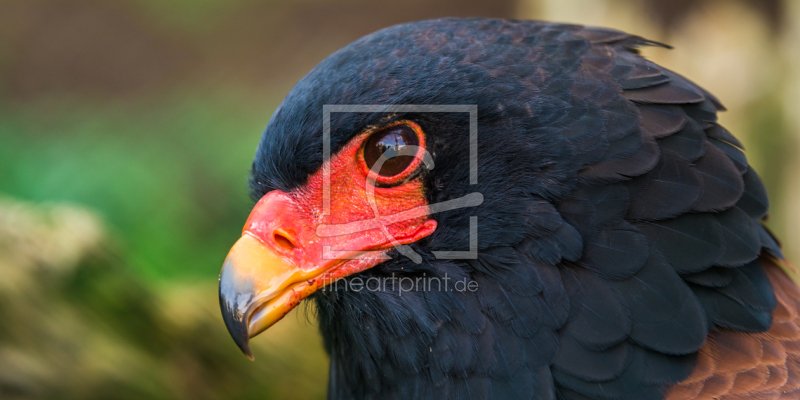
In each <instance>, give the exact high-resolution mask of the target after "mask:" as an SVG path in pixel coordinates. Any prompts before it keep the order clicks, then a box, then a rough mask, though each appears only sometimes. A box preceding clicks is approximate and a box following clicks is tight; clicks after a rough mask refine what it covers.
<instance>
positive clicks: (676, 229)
mask: <svg viewBox="0 0 800 400" xmlns="http://www.w3.org/2000/svg"><path fill="white" fill-rule="evenodd" d="M635 225H636V227H638V228H639V230H640V231H641V232H642V233H644V234H645V236H647V239H648V241H649V242H650V243H651V244H652V245H653V246H654V247H655V248H656V249H657V250H658V251H659V252H661V253H662V254H664V256H665V257H666V258H667V261H668V262H669V263H670V265H672V267H673V268H675V270H676V271H678V273H681V274H688V273H694V272H700V271H702V270H704V269H706V268H708V267H710V266H712V265H713V264H714V263H715V262H716V261H717V260H718V259H719V258H720V257H721V256H722V254H723V253H724V252H725V242H724V240H723V236H722V227H721V226H720V225H719V223H718V222H717V220H716V219H715V218H714V216H713V215H708V214H685V215H682V216H680V217H678V218H675V219H670V220H666V221H656V222H640V223H636V224H635Z"/></svg>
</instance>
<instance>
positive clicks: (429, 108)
mask: <svg viewBox="0 0 800 400" xmlns="http://www.w3.org/2000/svg"><path fill="white" fill-rule="evenodd" d="M408 112H415V113H469V184H470V185H477V184H478V106H477V105H475V104H472V105H449V104H391V105H380V104H325V105H323V106H322V163H323V164H322V165H323V167H322V213H323V215H330V212H331V171H330V168H329V164H328V162H329V161H330V159H331V113H408ZM414 152H416V149H414ZM423 154H424V156H423V163H424V164H425V165H426V166H427V167H428V168H429V169H433V168H434V165H433V159H432V157H431V156H430V154H429V153H427V151H426V150H424V149H423ZM397 155H398V154H394V155H391V156H390V157H388V158H391V157H394V156H397ZM385 160H386V158H384V156H381V160H379V162H376V165H375V166H373V167H372V169H373V170H374V169H375V168H376V167H377V168H378V169H380V166H381V165H382V164H383V162H381V161H385ZM367 186H368V187H367V194H368V197H369V198H370V203H371V206H372V211H373V213H374V214H375V217H374V218H373V219H372V220H370V221H366V222H368V223H365V221H356V222H355V223H348V224H339V225H327V224H323V225H320V226H319V227H318V229H317V233H318V235H320V236H337V235H343V234H350V233H355V232H358V231H361V230H365V229H375V228H379V229H381V231H382V232H383V234H384V235H386V237H387V238H388V239H389V241H390V242H391V243H392V244H393V245H394V248H395V249H396V250H397V251H398V252H399V253H400V254H402V255H404V256H406V257H408V258H409V259H411V260H412V261H413V262H415V263H417V264H419V263H421V262H422V257H421V256H420V255H419V254H417V253H416V252H415V251H414V250H412V249H411V247H409V246H407V245H402V244H399V243H398V242H397V240H396V239H395V238H394V237H393V236H392V235H391V234H390V233H389V231H388V230H387V228H386V226H387V225H389V224H392V223H395V222H399V221H403V220H406V219H411V218H416V217H419V216H420V211H425V213H427V214H428V215H431V214H435V213H439V212H444V211H450V210H455V209H459V208H466V207H475V206H478V205H480V204H481V203H483V195H482V194H481V193H479V192H473V193H469V194H467V195H465V196H463V197H460V198H457V199H452V200H447V201H443V202H440V203H435V204H429V205H428V206H427V207H426V208H427V210H416V209H412V210H406V211H403V212H400V213H397V214H394V215H388V216H385V215H380V213H379V212H378V209H377V206H376V205H375V202H374V197H372V196H371V195H372V194H373V191H371V190H370V188H371V185H370V184H369V180H367ZM322 251H323V258H326V259H335V258H342V257H341V256H339V255H343V254H345V253H350V252H347V251H343V250H333V249H331V248H330V246H324V247H323V249H322ZM432 253H433V255H434V257H436V258H437V259H450V260H455V259H461V260H470V259H471V260H474V259H477V258H478V217H477V216H474V215H473V216H470V217H469V250H467V251H433V252H432ZM365 255H366V256H367V257H370V256H371V257H377V258H383V259H385V258H386V256H384V254H383V253H382V252H379V251H375V252H366V253H363V252H362V253H360V254H358V255H357V256H353V257H352V258H355V257H358V258H361V257H364V256H365Z"/></svg>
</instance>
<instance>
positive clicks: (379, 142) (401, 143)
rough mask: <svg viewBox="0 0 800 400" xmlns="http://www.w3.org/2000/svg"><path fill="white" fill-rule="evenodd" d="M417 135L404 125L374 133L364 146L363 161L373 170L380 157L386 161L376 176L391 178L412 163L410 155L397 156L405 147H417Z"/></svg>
mask: <svg viewBox="0 0 800 400" xmlns="http://www.w3.org/2000/svg"><path fill="white" fill-rule="evenodd" d="M418 145H419V138H418V137H417V134H416V133H415V132H414V131H413V130H412V129H411V128H410V127H408V126H406V125H397V126H393V127H389V128H386V129H383V130H381V131H378V132H375V133H374V134H373V135H372V136H371V137H370V138H369V139H368V140H367V143H366V144H365V146H364V161H365V162H366V163H367V166H369V167H370V168H373V167H374V166H375V162H377V161H378V159H379V158H380V156H381V155H384V156H385V157H386V158H387V159H386V160H385V161H384V163H383V165H382V166H381V169H380V171H379V172H378V174H380V175H381V176H386V177H391V176H395V175H398V174H400V173H402V172H403V171H405V169H406V168H408V166H409V165H410V164H411V163H412V162H413V161H414V156H412V155H400V156H398V155H397V154H398V153H399V152H401V151H403V149H405V147H406V146H418ZM415 153H416V152H415Z"/></svg>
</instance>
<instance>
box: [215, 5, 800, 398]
mask: <svg viewBox="0 0 800 400" xmlns="http://www.w3.org/2000/svg"><path fill="white" fill-rule="evenodd" d="M643 46H665V45H663V44H660V43H656V42H653V41H649V40H646V39H643V38H641V37H638V36H634V35H629V34H626V33H623V32H620V31H616V30H612V29H603V28H594V27H583V26H577V25H564V24H553V23H546V22H537V21H512V20H497V19H439V20H431V21H422V22H415V23H409V24H404V25H398V26H394V27H391V28H387V29H384V30H381V31H379V32H376V33H373V34H371V35H368V36H366V37H364V38H361V39H359V40H357V41H356V42H353V43H352V44H350V45H348V46H346V47H344V48H343V49H341V50H339V51H337V52H336V53H334V54H333V55H331V56H329V57H328V58H327V59H325V60H324V61H323V62H321V63H320V64H319V65H318V66H317V67H315V68H314V69H313V70H312V71H311V72H309V73H308V75H306V76H305V77H304V78H303V79H302V80H301V81H300V82H299V83H298V84H297V85H296V86H295V87H294V88H293V89H292V90H291V92H290V93H289V94H288V95H287V97H286V99H285V100H284V101H283V103H282V104H281V106H280V107H279V108H278V109H277V111H275V114H274V115H273V117H272V119H271V120H270V122H269V125H268V126H267V128H266V131H265V132H264V134H263V136H262V138H261V142H260V144H259V146H258V149H257V151H256V157H255V161H254V162H253V168H252V179H251V181H250V188H251V191H252V194H253V196H254V198H255V199H258V202H257V204H256V206H255V208H254V209H253V211H252V214H251V215H250V217H249V219H248V220H247V223H246V224H245V227H244V232H243V235H242V238H241V239H240V240H239V241H238V242H237V243H236V244H235V245H234V247H233V248H232V250H231V252H230V254H229V255H228V258H227V259H226V261H225V264H224V266H223V269H222V273H221V275H220V288H219V295H220V305H221V308H222V314H223V317H224V320H225V323H226V325H227V327H228V329H229V331H230V333H231V335H232V336H233V339H234V340H235V342H236V343H237V344H238V346H239V347H240V348H241V349H242V350H243V351H244V352H245V353H246V354H248V355H250V347H249V344H248V340H249V338H251V337H253V336H255V335H257V334H259V333H260V332H262V331H263V330H265V329H267V328H268V327H269V326H270V325H272V324H274V323H275V322H277V321H278V320H279V319H281V318H282V317H283V316H284V315H285V314H286V313H287V312H289V311H290V310H291V309H292V308H293V307H295V306H297V305H298V304H299V303H300V301H301V300H303V299H304V298H306V297H307V298H308V299H309V300H311V301H312V302H313V305H314V306H315V310H316V314H317V318H318V320H319V325H320V330H321V332H322V336H323V338H324V346H325V348H326V350H327V351H328V352H329V354H330V357H331V361H330V376H329V377H328V387H329V398H331V399H445V398H447V399H576V400H577V399H663V398H666V399H675V400H684V399H726V400H732V399H779V398H780V399H785V398H786V399H788V398H791V399H796V398H800V376H798V374H800V326H799V325H798V312H800V303H799V301H800V291H798V288H797V286H796V285H795V284H794V283H793V282H792V281H791V280H790V279H789V278H788V276H787V275H786V274H785V273H784V271H783V270H782V268H781V267H782V266H785V265H788V264H785V261H783V256H782V254H781V249H780V246H779V244H778V242H777V241H776V239H775V238H774V237H773V236H772V234H771V233H770V232H769V231H768V230H767V229H766V228H765V227H764V226H763V225H762V224H761V222H760V221H762V220H763V219H764V218H765V216H766V215H767V209H768V200H767V194H766V192H765V190H764V186H763V184H762V183H761V180H760V179H759V177H758V174H756V171H754V170H753V169H752V168H751V167H750V166H749V165H748V163H747V159H746V157H745V155H744V152H743V148H742V144H741V143H740V142H739V141H738V140H737V139H736V138H735V137H734V136H733V135H732V134H731V133H730V132H728V131H727V130H726V129H725V128H723V127H722V126H721V125H719V124H718V123H717V112H719V111H722V110H724V108H723V106H722V104H721V103H720V102H719V101H718V100H717V99H716V98H715V97H714V96H713V95H711V94H710V93H708V92H707V91H705V90H703V89H702V88H700V87H699V86H697V85H696V84H694V83H692V82H691V81H689V80H687V79H686V78H684V77H682V76H680V75H678V74H676V73H674V72H672V71H670V70H668V69H666V68H663V67H661V66H659V65H656V64H654V63H652V62H650V61H648V60H646V59H645V58H643V57H642V56H641V55H640V54H639V51H638V49H639V48H640V47H643ZM720 68H722V66H720ZM351 105H357V106H354V107H350V106H351ZM433 105H435V106H436V107H438V108H436V107H428V108H426V107H424V106H433ZM448 107H449V108H448ZM765 134H768V132H767V133H765ZM473 139H474V140H473ZM326 151H329V153H327V154H329V156H326ZM474 167H477V169H476V170H475V169H474ZM447 252H458V253H447ZM370 283H372V286H370ZM458 283H461V287H460V288H459V286H458ZM250 356H251V355H250ZM319 379H320V380H323V379H324V378H323V377H320V378H319Z"/></svg>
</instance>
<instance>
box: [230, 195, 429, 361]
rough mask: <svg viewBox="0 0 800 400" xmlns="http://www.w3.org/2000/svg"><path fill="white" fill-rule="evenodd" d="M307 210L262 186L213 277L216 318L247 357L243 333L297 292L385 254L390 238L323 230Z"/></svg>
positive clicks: (280, 310)
mask: <svg viewBox="0 0 800 400" xmlns="http://www.w3.org/2000/svg"><path fill="white" fill-rule="evenodd" d="M310 214H311V213H308V212H304V211H303V210H302V209H301V208H300V207H299V206H298V205H297V203H296V202H295V201H294V200H293V199H292V198H291V197H289V196H288V195H287V194H286V193H283V192H280V191H273V192H270V193H268V194H267V195H265V196H264V197H263V198H262V199H261V200H260V201H259V202H258V204H256V206H255V207H254V208H253V211H252V213H251V214H250V217H249V218H248V220H247V223H246V224H245V227H244V230H243V234H242V237H241V238H240V239H239V240H238V241H237V242H236V244H234V246H233V248H231V250H230V252H229V253H228V257H227V258H226V259H225V262H224V264H223V267H222V272H221V273H220V277H219V304H220V308H221V310H222V317H223V319H224V321H225V325H226V327H227V328H228V332H229V333H230V334H231V336H232V337H233V340H234V342H236V345H238V346H239V348H240V349H241V350H242V352H243V353H244V354H245V355H246V356H247V357H249V358H250V359H251V360H252V359H253V353H252V351H251V349H250V344H249V340H250V338H252V337H254V336H256V335H258V334H259V333H261V332H263V331H264V330H266V329H267V328H269V327H270V326H272V325H273V324H275V323H276V322H278V321H279V320H280V319H281V318H283V317H284V316H285V315H286V314H288V313H289V311H291V310H292V309H293V308H294V307H296V306H297V305H298V304H300V302H301V301H302V300H303V299H304V298H306V297H308V296H310V295H311V294H312V293H314V292H315V291H317V290H318V289H320V288H322V287H324V286H325V285H327V284H328V283H330V282H333V281H334V280H336V279H339V278H342V277H345V276H348V275H352V274H354V273H357V272H360V271H363V270H366V269H368V268H371V267H373V266H375V265H377V264H379V263H381V262H383V261H385V260H387V259H388V257H387V256H386V251H388V249H390V248H391V247H392V243H391V242H390V241H389V240H388V239H387V238H385V237H383V234H382V233H381V232H380V231H379V230H377V229H371V230H362V231H356V232H351V231H348V232H344V233H343V232H341V231H340V232H336V229H333V232H332V233H331V228H330V225H328V226H327V229H325V228H326V227H325V226H324V224H322V225H320V224H317V223H315V222H314V221H311V220H310V217H308V215H310ZM317 225H319V226H320V228H321V229H319V230H318V229H316V228H317ZM435 229H436V223H435V221H433V220H428V221H425V222H424V223H422V224H421V225H420V226H418V227H417V228H415V229H414V231H413V232H412V233H411V234H410V235H406V236H404V237H400V238H397V240H399V242H400V243H411V242H414V241H416V240H418V239H420V238H422V237H425V236H428V235H429V234H430V233H432V232H433V231H434V230H435ZM318 231H319V232H318ZM331 249H353V250H347V251H335V252H334V251H332V250H331Z"/></svg>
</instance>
